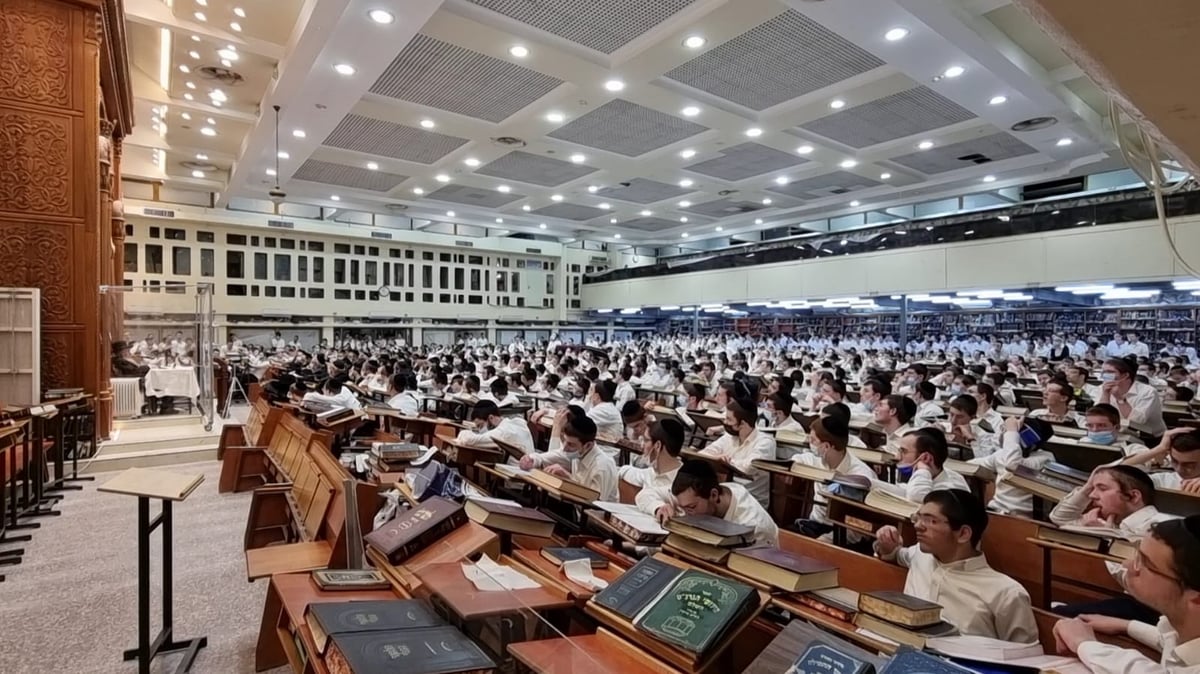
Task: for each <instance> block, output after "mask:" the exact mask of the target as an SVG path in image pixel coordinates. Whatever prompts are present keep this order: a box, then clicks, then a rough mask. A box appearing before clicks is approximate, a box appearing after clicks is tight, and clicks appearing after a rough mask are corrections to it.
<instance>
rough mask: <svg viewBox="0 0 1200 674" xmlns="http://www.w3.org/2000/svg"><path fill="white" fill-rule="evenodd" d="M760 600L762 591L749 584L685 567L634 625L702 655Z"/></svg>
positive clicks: (663, 639)
mask: <svg viewBox="0 0 1200 674" xmlns="http://www.w3.org/2000/svg"><path fill="white" fill-rule="evenodd" d="M758 601H759V597H758V593H757V592H756V591H755V590H754V589H753V588H751V587H750V586H749V585H744V584H742V583H738V582H735V581H732V580H729V579H727V578H721V577H719V576H714V575H712V574H710V573H704V572H702V571H685V572H684V573H683V575H681V576H680V577H679V578H678V579H676V580H675V582H674V583H673V584H672V585H671V587H670V588H669V589H668V590H667V591H666V592H665V593H663V595H662V596H661V597H659V599H658V600H657V601H655V602H654V603H653V604H651V606H650V607H649V608H648V609H647V610H646V611H645V612H644V613H643V614H642V615H641V616H640V617H639V618H638V619H637V620H636V621H635V622H634V625H635V626H636V627H638V628H639V629H641V630H643V631H645V632H648V633H650V634H652V635H654V636H655V637H657V638H658V639H661V640H662V641H665V642H667V643H669V644H672V645H674V646H678V647H679V648H682V649H684V650H686V651H689V652H692V653H695V654H697V655H699V654H702V653H704V652H705V651H707V650H708V649H709V648H710V647H712V646H713V645H714V644H715V643H717V642H718V641H719V640H720V639H721V637H722V636H724V634H725V632H726V631H727V630H728V629H729V627H730V626H731V625H732V624H733V623H734V622H735V621H737V620H738V619H739V618H741V617H743V616H744V615H745V614H746V612H747V611H748V610H753V609H754V608H756V607H757V606H758Z"/></svg>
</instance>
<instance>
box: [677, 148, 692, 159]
mask: <svg viewBox="0 0 1200 674" xmlns="http://www.w3.org/2000/svg"><path fill="white" fill-rule="evenodd" d="M679 156H680V157H683V158H684V159H691V158H692V157H695V156H696V151H695V150H691V149H689V150H684V151H682V152H680V153H679Z"/></svg>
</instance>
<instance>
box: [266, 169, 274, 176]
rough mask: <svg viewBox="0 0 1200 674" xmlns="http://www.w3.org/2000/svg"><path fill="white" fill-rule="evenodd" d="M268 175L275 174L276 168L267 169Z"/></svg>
mask: <svg viewBox="0 0 1200 674" xmlns="http://www.w3.org/2000/svg"><path fill="white" fill-rule="evenodd" d="M267 175H269V176H273V175H275V169H267Z"/></svg>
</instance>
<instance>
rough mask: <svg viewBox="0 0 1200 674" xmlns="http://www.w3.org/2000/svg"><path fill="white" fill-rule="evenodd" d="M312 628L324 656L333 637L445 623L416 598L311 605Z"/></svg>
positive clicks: (318, 649)
mask: <svg viewBox="0 0 1200 674" xmlns="http://www.w3.org/2000/svg"><path fill="white" fill-rule="evenodd" d="M307 612H308V627H309V629H310V630H312V634H313V641H314V642H316V644H317V651H318V652H320V653H324V652H325V649H326V646H328V645H329V637H331V636H335V635H338V634H354V633H358V632H380V631H387V630H399V629H411V628H414V627H433V626H435V625H441V624H442V620H441V619H439V618H438V617H437V616H436V615H434V613H433V611H432V610H431V609H430V608H429V607H428V606H426V605H425V603H424V602H421V601H418V600H416V599H395V600H384V601H347V602H338V603H336V604H323V603H314V604H309V605H308V609H307Z"/></svg>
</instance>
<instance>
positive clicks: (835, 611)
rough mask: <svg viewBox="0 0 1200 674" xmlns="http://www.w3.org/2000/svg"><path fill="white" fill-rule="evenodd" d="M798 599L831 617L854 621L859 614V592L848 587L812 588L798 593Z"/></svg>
mask: <svg viewBox="0 0 1200 674" xmlns="http://www.w3.org/2000/svg"><path fill="white" fill-rule="evenodd" d="M796 601H798V602H800V603H801V604H804V605H805V606H807V607H809V608H811V609H813V610H815V611H820V612H821V613H824V614H825V615H827V616H829V617H831V618H837V619H838V620H843V621H845V622H848V623H850V622H854V616H855V615H857V614H858V593H857V592H855V591H854V590H851V589H850V588H847V587H831V588H826V589H819V590H812V591H809V592H805V593H804V594H801V595H798V596H797V597H796Z"/></svg>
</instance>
